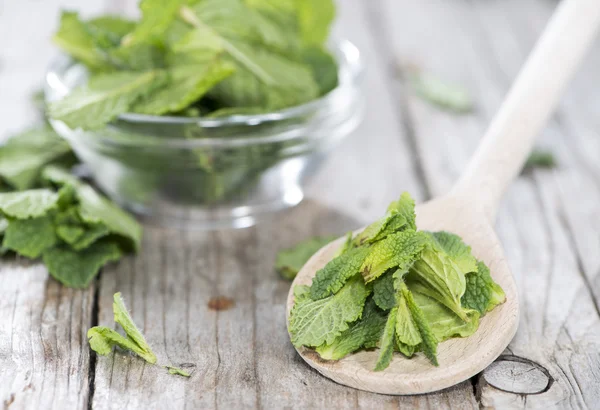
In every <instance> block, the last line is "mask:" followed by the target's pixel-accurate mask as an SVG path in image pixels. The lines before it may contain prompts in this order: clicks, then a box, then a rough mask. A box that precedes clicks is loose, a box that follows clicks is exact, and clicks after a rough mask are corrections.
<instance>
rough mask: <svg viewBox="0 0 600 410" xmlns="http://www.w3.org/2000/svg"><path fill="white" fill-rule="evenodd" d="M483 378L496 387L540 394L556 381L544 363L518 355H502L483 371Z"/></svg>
mask: <svg viewBox="0 0 600 410" xmlns="http://www.w3.org/2000/svg"><path fill="white" fill-rule="evenodd" d="M483 379H484V380H485V381H486V382H487V383H488V384H489V385H490V386H492V387H495V388H496V389H499V390H502V391H505V392H509V393H515V394H539V393H543V392H545V391H547V390H548V389H549V388H550V386H551V385H552V382H553V381H554V380H553V379H552V377H551V376H550V373H549V372H548V370H546V368H545V367H543V366H542V365H540V364H538V363H536V362H534V361H531V360H529V359H525V358H522V357H518V356H508V355H507V356H500V357H499V358H498V360H496V361H495V362H494V363H492V364H491V365H490V366H489V367H488V368H487V369H485V370H484V372H483Z"/></svg>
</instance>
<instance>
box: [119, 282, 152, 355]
mask: <svg viewBox="0 0 600 410" xmlns="http://www.w3.org/2000/svg"><path fill="white" fill-rule="evenodd" d="M113 313H114V315H115V322H117V323H118V324H120V325H121V327H122V328H123V330H125V333H126V334H127V338H128V339H130V340H132V341H133V342H134V343H135V344H136V345H137V346H138V347H139V349H140V350H141V351H142V352H144V356H142V355H140V356H142V357H144V359H145V360H146V361H147V362H149V363H156V356H155V355H154V353H153V352H152V349H151V348H150V346H149V345H148V342H146V338H145V337H144V335H143V334H142V332H140V330H139V329H138V327H137V326H136V325H135V323H133V319H132V318H131V315H130V314H129V311H128V310H127V308H126V307H125V302H123V298H122V297H121V292H117V293H115V294H114V296H113Z"/></svg>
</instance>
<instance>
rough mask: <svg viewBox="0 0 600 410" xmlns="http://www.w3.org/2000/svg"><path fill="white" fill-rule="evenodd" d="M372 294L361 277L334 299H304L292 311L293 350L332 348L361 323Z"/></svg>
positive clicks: (355, 279)
mask: <svg viewBox="0 0 600 410" xmlns="http://www.w3.org/2000/svg"><path fill="white" fill-rule="evenodd" d="M368 295H369V290H368V289H367V287H366V286H365V284H364V282H363V280H362V278H361V277H360V275H357V276H355V277H354V278H353V279H351V280H349V281H348V282H347V283H346V285H345V286H344V287H343V288H342V289H340V290H339V291H338V292H337V293H336V294H335V295H332V296H329V297H327V298H325V299H320V300H316V301H315V300H311V299H308V298H306V299H302V300H300V301H298V302H297V303H296V304H295V305H294V307H293V308H292V312H291V315H290V334H291V336H292V343H293V344H294V346H297V347H299V346H314V347H317V346H321V345H322V344H323V343H326V344H332V343H333V342H334V340H335V339H336V338H337V337H338V336H339V335H340V334H341V333H342V332H343V331H345V330H346V329H348V327H349V324H350V323H351V322H354V321H355V320H356V319H358V318H359V317H360V315H361V313H362V311H363V306H364V303H365V300H366V298H367V296H368Z"/></svg>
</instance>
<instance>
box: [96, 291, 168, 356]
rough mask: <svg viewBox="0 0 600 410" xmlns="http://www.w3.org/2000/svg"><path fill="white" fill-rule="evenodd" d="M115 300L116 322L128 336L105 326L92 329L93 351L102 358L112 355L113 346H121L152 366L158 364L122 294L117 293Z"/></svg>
mask: <svg viewBox="0 0 600 410" xmlns="http://www.w3.org/2000/svg"><path fill="white" fill-rule="evenodd" d="M113 299H114V302H113V312H114V315H115V321H116V322H117V323H118V324H119V325H121V327H123V330H124V331H125V334H126V336H122V335H121V334H119V333H118V332H117V331H116V330H113V329H110V328H107V327H104V326H95V327H92V328H91V329H90V330H88V333H87V337H88V341H89V343H90V347H91V349H92V350H94V351H95V352H96V353H98V354H100V355H102V356H106V355H108V354H110V352H111V351H112V348H113V346H119V347H120V348H122V349H124V350H129V351H131V352H133V353H135V354H137V355H138V356H140V357H141V358H142V359H144V360H146V361H147V362H148V363H150V364H154V363H156V355H155V354H154V352H153V351H152V349H151V348H150V346H149V345H148V343H147V342H146V339H145V338H144V336H143V335H142V333H141V332H140V331H139V329H138V328H137V327H136V326H135V324H134V323H133V320H132V319H131V316H130V315H129V313H128V312H127V309H126V308H125V304H124V302H123V299H122V298H121V293H115V294H114V297H113Z"/></svg>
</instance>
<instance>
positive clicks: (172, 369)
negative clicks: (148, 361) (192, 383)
mask: <svg viewBox="0 0 600 410" xmlns="http://www.w3.org/2000/svg"><path fill="white" fill-rule="evenodd" d="M165 367H166V368H167V370H168V371H169V374H173V375H177V376H183V377H191V376H192V374H191V373H190V372H188V371H186V370H183V369H181V368H179V367H174V366H165Z"/></svg>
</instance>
